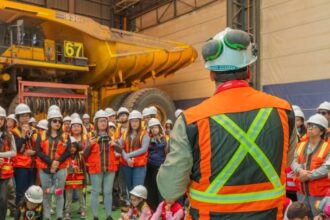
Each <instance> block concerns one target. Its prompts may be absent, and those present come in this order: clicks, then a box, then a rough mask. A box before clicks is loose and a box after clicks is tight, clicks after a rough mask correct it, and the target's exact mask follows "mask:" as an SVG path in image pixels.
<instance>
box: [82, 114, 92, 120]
mask: <svg viewBox="0 0 330 220" xmlns="http://www.w3.org/2000/svg"><path fill="white" fill-rule="evenodd" d="M82 118H83V119H90V118H91V117H90V116H89V114H87V113H85V114H84V115H83V117H82Z"/></svg>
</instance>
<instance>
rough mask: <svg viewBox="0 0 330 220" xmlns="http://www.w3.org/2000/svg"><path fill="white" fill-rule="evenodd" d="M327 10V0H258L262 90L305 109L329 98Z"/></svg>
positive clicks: (329, 26)
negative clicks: (259, 1) (259, 2)
mask: <svg viewBox="0 0 330 220" xmlns="http://www.w3.org/2000/svg"><path fill="white" fill-rule="evenodd" d="M329 11H330V1H328V0H313V1H310V0H262V1H261V27H260V28H261V33H260V36H261V45H260V50H261V51H260V52H261V57H260V58H261V83H262V85H263V88H264V90H265V91H267V92H270V93H273V94H275V95H279V96H282V97H285V98H286V99H288V100H289V101H291V102H292V103H295V104H300V105H302V107H303V108H304V109H305V110H311V109H314V108H315V107H316V106H318V104H319V103H320V102H322V101H324V100H330V92H329V85H330V84H329V83H330V80H328V79H330V13H329ZM325 80H327V81H325ZM324 82H327V83H324ZM292 88H295V89H292Z"/></svg>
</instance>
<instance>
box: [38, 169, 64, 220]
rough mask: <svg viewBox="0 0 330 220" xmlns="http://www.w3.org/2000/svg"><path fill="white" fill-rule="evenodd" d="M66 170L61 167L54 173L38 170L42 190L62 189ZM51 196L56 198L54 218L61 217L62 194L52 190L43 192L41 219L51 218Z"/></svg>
mask: <svg viewBox="0 0 330 220" xmlns="http://www.w3.org/2000/svg"><path fill="white" fill-rule="evenodd" d="M66 175H67V170H66V169H61V170H59V171H57V172H56V173H54V174H48V173H45V172H44V171H43V170H40V180H41V186H42V189H43V191H44V192H45V190H46V189H47V188H48V189H62V190H63V191H64V186H65V180H66ZM52 196H55V198H56V218H63V208H64V196H63V193H62V194H61V195H58V196H57V195H55V194H54V192H51V193H44V201H43V217H44V218H43V219H51V216H50V209H51V205H52Z"/></svg>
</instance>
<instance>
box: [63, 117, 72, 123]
mask: <svg viewBox="0 0 330 220" xmlns="http://www.w3.org/2000/svg"><path fill="white" fill-rule="evenodd" d="M71 120H72V119H71V117H70V116H65V117H64V119H63V121H70V122H71Z"/></svg>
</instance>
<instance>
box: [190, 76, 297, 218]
mask: <svg viewBox="0 0 330 220" xmlns="http://www.w3.org/2000/svg"><path fill="white" fill-rule="evenodd" d="M228 83H231V82H228ZM243 84H244V82H243ZM228 85H229V84H224V87H223V88H225V89H224V90H223V91H221V92H219V93H217V94H215V95H214V96H212V97H211V98H209V99H207V100H205V101H204V102H202V103H201V104H199V105H197V106H195V107H192V108H190V109H188V110H187V111H185V112H184V120H185V122H186V132H187V136H188V139H189V142H190V143H191V145H192V155H193V162H194V163H193V164H194V165H193V168H192V171H191V176H190V178H191V184H190V188H189V193H188V194H189V199H190V203H191V208H190V216H189V217H190V218H192V219H222V218H223V219H251V220H252V219H253V220H259V219H260V220H261V219H269V220H271V219H274V220H275V219H276V220H280V219H283V205H284V201H285V181H286V174H285V168H286V161H287V153H288V145H289V138H290V135H289V134H291V131H292V130H293V127H294V114H293V112H292V109H291V106H290V104H289V103H288V102H286V101H285V100H282V99H280V98H277V97H274V96H271V95H267V94H265V93H263V92H260V91H257V90H254V89H253V88H250V87H248V86H247V85H246V86H242V87H241V86H237V87H235V86H233V87H231V86H230V85H229V86H228Z"/></svg>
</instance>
